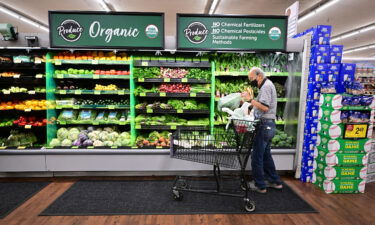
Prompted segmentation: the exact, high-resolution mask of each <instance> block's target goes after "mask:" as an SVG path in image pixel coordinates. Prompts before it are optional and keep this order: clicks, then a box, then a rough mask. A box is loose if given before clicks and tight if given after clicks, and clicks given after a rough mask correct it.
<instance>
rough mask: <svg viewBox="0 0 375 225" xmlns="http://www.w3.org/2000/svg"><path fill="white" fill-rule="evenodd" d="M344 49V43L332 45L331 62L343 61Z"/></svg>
mask: <svg viewBox="0 0 375 225" xmlns="http://www.w3.org/2000/svg"><path fill="white" fill-rule="evenodd" d="M343 49H344V46H343V45H331V48H330V50H329V54H330V63H341V59H342V51H343Z"/></svg>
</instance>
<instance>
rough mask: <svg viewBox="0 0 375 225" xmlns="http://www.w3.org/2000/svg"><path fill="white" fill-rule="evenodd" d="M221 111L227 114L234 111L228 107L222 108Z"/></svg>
mask: <svg viewBox="0 0 375 225" xmlns="http://www.w3.org/2000/svg"><path fill="white" fill-rule="evenodd" d="M221 111H223V112H226V113H228V114H229V115H233V113H234V111H232V110H231V109H229V108H222V109H221Z"/></svg>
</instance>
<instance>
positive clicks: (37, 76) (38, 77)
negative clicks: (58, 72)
mask: <svg viewBox="0 0 375 225" xmlns="http://www.w3.org/2000/svg"><path fill="white" fill-rule="evenodd" d="M35 78H37V79H41V78H43V74H37V75H35Z"/></svg>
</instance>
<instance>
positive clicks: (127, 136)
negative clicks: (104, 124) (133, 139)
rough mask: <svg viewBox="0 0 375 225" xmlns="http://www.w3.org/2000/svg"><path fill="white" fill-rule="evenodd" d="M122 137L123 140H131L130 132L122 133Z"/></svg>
mask: <svg viewBox="0 0 375 225" xmlns="http://www.w3.org/2000/svg"><path fill="white" fill-rule="evenodd" d="M120 137H121V138H122V139H129V138H130V134H129V132H122V133H121V134H120Z"/></svg>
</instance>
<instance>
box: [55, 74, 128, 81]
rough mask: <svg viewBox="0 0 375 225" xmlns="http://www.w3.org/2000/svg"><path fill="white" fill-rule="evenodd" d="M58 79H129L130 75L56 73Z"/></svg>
mask: <svg viewBox="0 0 375 225" xmlns="http://www.w3.org/2000/svg"><path fill="white" fill-rule="evenodd" d="M53 78H56V79H118V80H129V79H130V76H129V75H96V74H55V75H53Z"/></svg>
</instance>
